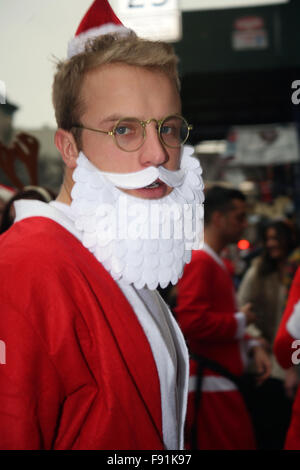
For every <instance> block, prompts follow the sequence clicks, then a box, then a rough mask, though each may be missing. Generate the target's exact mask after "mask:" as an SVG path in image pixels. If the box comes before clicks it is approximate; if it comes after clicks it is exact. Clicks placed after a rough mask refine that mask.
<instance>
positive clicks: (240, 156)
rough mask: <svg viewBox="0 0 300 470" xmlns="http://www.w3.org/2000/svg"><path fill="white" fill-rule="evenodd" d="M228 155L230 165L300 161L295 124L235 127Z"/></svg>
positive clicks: (278, 163)
mask: <svg viewBox="0 0 300 470" xmlns="http://www.w3.org/2000/svg"><path fill="white" fill-rule="evenodd" d="M228 143H229V147H230V150H229V148H227V149H226V152H225V155H224V157H226V156H231V157H234V158H233V159H232V160H231V161H230V162H229V165H231V166H236V165H239V166H240V165H241V166H243V165H246V166H252V165H259V166H261V165H282V164H286V163H295V162H299V141H298V134H297V129H296V126H295V125H294V124H286V125H280V124H266V125H258V126H237V127H234V128H233V130H232V132H231V135H230V139H229V142H228Z"/></svg>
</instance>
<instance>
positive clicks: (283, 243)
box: [238, 221, 298, 449]
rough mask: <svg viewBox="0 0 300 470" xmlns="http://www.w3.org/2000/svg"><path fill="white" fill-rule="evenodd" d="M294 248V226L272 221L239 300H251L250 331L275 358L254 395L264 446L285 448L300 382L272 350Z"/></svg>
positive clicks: (255, 416)
mask: <svg viewBox="0 0 300 470" xmlns="http://www.w3.org/2000/svg"><path fill="white" fill-rule="evenodd" d="M293 248H294V241H293V231H292V229H291V228H290V226H289V225H288V224H286V223H285V222H283V221H274V222H270V223H268V224H267V225H266V226H265V228H264V230H263V252H262V254H261V256H259V257H257V258H255V259H254V260H253V262H252V265H251V266H250V268H249V269H248V271H247V272H246V274H245V275H244V278H243V279H242V282H241V284H240V287H239V291H238V301H239V304H240V305H244V304H245V303H247V302H251V303H252V307H253V310H254V312H255V313H256V317H257V320H256V326H254V327H249V333H251V334H252V335H253V336H256V337H259V338H260V340H261V341H262V342H263V343H264V344H265V346H266V348H268V349H269V352H270V354H271V359H272V374H271V377H270V378H269V379H268V380H267V381H266V382H265V383H264V384H263V385H262V386H260V387H259V388H257V389H256V390H255V391H254V392H253V395H252V399H251V408H252V417H253V421H254V426H255V429H256V435H257V441H258V445H259V447H260V448H263V449H281V448H283V446H284V440H285V435H286V432H287V428H288V425H289V421H290V415H291V406H292V400H293V397H294V394H295V389H296V387H297V384H298V376H297V373H296V371H295V370H294V368H291V369H289V370H288V371H284V370H283V369H282V368H281V367H280V366H279V364H278V363H277V361H276V359H275V357H274V355H273V354H272V347H273V343H274V339H275V336H276V332H277V329H278V326H279V324H280V320H281V317H282V314H283V311H284V308H285V303H286V297H287V291H286V286H285V284H284V277H285V272H286V266H287V260H288V256H289V254H290V253H291V251H292V250H293Z"/></svg>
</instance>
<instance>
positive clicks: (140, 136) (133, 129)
mask: <svg viewBox="0 0 300 470" xmlns="http://www.w3.org/2000/svg"><path fill="white" fill-rule="evenodd" d="M153 121H154V122H156V129H157V132H158V138H159V140H160V142H161V143H162V144H163V145H165V146H166V147H170V148H179V147H180V146H181V145H183V144H184V143H185V142H186V141H187V139H188V137H189V133H190V130H191V129H192V128H193V126H192V125H190V124H188V122H187V120H186V119H185V118H184V117H183V116H180V115H179V114H172V115H170V116H166V117H165V118H163V119H159V120H158V119H154V118H150V119H147V120H146V121H141V120H140V119H137V118H134V117H124V118H121V119H119V120H118V121H117V122H116V124H115V125H114V127H113V129H112V130H111V131H103V130H101V129H94V128H92V127H87V126H83V125H82V124H78V125H75V126H72V127H73V128H77V129H86V130H88V131H93V132H100V133H101V134H107V135H110V136H111V137H113V139H114V141H115V144H116V145H117V146H118V147H119V148H120V149H121V150H123V151H124V152H134V151H136V150H138V149H139V148H140V147H141V146H142V145H143V143H144V142H145V139H146V126H147V125H148V124H150V123H151V122H153Z"/></svg>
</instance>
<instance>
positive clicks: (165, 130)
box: [160, 126, 174, 134]
mask: <svg viewBox="0 0 300 470" xmlns="http://www.w3.org/2000/svg"><path fill="white" fill-rule="evenodd" d="M160 132H161V134H172V133H174V129H173V128H172V127H171V126H162V127H161V128H160Z"/></svg>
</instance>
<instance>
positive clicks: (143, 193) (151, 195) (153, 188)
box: [131, 179, 168, 199]
mask: <svg viewBox="0 0 300 470" xmlns="http://www.w3.org/2000/svg"><path fill="white" fill-rule="evenodd" d="M167 192H168V186H167V185H166V184H165V183H164V182H163V181H161V180H160V179H156V180H155V181H154V182H153V183H151V184H150V185H148V186H144V187H143V188H138V189H134V190H132V191H131V193H132V194H135V195H136V196H138V197H141V198H146V199H159V198H161V197H164V196H165V195H166V194H167Z"/></svg>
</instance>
